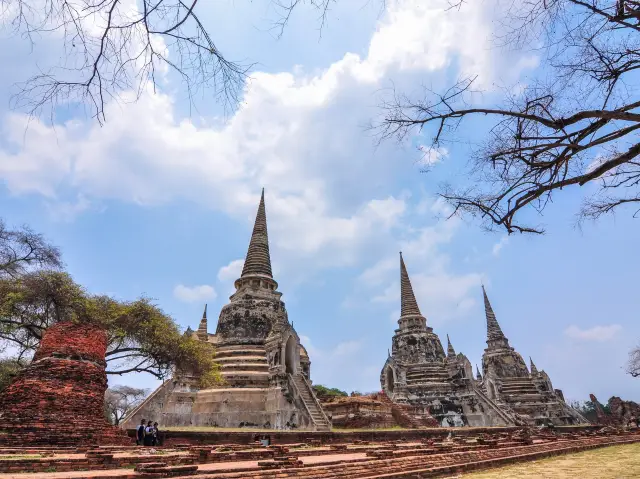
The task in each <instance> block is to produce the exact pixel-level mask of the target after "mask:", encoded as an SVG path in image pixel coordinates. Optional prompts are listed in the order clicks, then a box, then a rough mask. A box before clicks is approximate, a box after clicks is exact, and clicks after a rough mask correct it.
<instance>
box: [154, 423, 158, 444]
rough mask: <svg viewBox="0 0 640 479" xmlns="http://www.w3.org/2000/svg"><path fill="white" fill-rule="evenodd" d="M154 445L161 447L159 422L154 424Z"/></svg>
mask: <svg viewBox="0 0 640 479" xmlns="http://www.w3.org/2000/svg"><path fill="white" fill-rule="evenodd" d="M153 445H154V446H159V445H160V430H159V429H158V423H157V422H154V423H153Z"/></svg>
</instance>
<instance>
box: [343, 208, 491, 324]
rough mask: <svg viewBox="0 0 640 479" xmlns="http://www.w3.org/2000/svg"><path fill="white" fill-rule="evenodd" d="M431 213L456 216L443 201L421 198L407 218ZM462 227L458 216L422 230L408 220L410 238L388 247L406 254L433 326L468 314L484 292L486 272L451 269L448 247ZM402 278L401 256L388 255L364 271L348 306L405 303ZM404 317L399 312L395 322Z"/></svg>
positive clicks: (418, 296)
mask: <svg viewBox="0 0 640 479" xmlns="http://www.w3.org/2000/svg"><path fill="white" fill-rule="evenodd" d="M425 211H431V212H434V213H437V214H443V215H444V216H447V215H448V214H449V213H450V211H449V208H448V207H447V205H446V204H444V203H442V202H441V201H439V200H438V201H433V200H431V201H430V202H427V201H424V200H421V201H419V202H418V203H417V205H416V207H415V208H413V210H412V211H409V212H408V213H407V214H408V215H409V218H410V219H412V218H414V217H415V216H412V214H419V215H421V214H424V212H425ZM461 225H462V223H461V221H460V220H459V219H457V218H452V219H450V220H447V221H440V222H438V223H436V224H435V225H433V226H428V227H423V228H418V229H414V228H411V222H408V224H403V225H402V227H401V229H402V231H403V233H404V235H403V236H404V238H403V239H401V240H395V242H394V244H393V246H389V247H387V250H388V251H393V250H396V251H397V250H401V251H402V253H403V257H404V261H405V264H406V266H407V270H408V273H409V277H410V279H411V284H412V286H413V291H414V293H415V295H416V299H417V300H418V304H419V306H420V309H421V312H422V313H423V314H424V315H425V316H426V317H427V319H428V321H429V322H430V323H432V324H433V323H435V324H438V323H442V322H443V321H447V320H449V319H453V318H456V317H460V316H462V315H464V314H466V313H467V312H468V311H469V310H470V309H471V308H472V307H473V306H474V305H475V301H476V297H477V296H478V294H479V291H480V289H479V287H480V284H481V282H482V275H481V274H480V273H478V272H468V273H462V274H453V273H451V272H450V271H449V263H450V261H451V259H450V256H449V254H448V253H447V252H446V247H447V245H448V244H449V243H450V242H451V240H452V239H453V238H454V235H455V233H456V232H457V230H458V228H459V227H460V226H461ZM399 276H400V259H399V257H398V255H397V253H396V254H393V255H391V254H389V255H386V256H383V257H382V258H380V259H378V260H377V261H376V262H375V263H373V264H372V265H371V266H369V267H367V268H366V269H365V270H364V271H363V273H362V274H361V275H360V276H359V278H358V281H357V285H356V288H355V289H354V291H353V292H351V293H350V295H349V296H348V299H347V300H345V303H348V304H349V305H350V306H352V307H354V306H355V305H356V304H358V303H359V304H360V306H361V307H362V306H367V305H369V304H370V303H379V304H381V305H393V306H395V307H397V306H398V305H399V303H400V281H399ZM356 298H357V299H356ZM398 316H399V313H398V314H396V315H395V316H394V320H397V319H398Z"/></svg>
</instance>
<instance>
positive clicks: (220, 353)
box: [216, 348, 266, 359]
mask: <svg viewBox="0 0 640 479" xmlns="http://www.w3.org/2000/svg"><path fill="white" fill-rule="evenodd" d="M233 356H248V357H256V356H257V357H261V358H265V359H266V353H265V351H264V349H254V348H251V349H222V350H220V349H216V359H222V358H228V357H233Z"/></svg>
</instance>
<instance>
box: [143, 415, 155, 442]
mask: <svg viewBox="0 0 640 479" xmlns="http://www.w3.org/2000/svg"><path fill="white" fill-rule="evenodd" d="M144 445H145V446H153V423H152V422H151V421H149V422H147V427H146V428H145V429H144Z"/></svg>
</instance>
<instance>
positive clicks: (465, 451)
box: [0, 435, 640, 479]
mask: <svg viewBox="0 0 640 479" xmlns="http://www.w3.org/2000/svg"><path fill="white" fill-rule="evenodd" d="M631 442H640V435H635V436H629V435H627V436H598V437H582V438H576V439H564V440H562V439H561V440H558V441H545V442H540V441H536V443H535V444H533V445H519V444H516V443H513V442H512V443H510V444H507V443H504V444H502V443H501V445H498V446H496V447H488V446H484V447H483V448H480V447H475V448H469V447H465V446H464V445H458V446H455V447H458V448H459V450H458V451H455V450H454V451H451V452H444V451H442V452H437V451H435V450H433V449H430V450H425V446H424V445H422V444H420V445H419V444H415V445H414V446H415V448H413V447H407V446H409V445H408V444H402V445H401V447H398V448H396V449H394V450H393V452H392V454H393V456H392V457H389V458H385V459H377V458H373V457H369V456H367V455H366V453H365V452H355V451H353V450H349V451H345V452H344V453H342V454H340V453H337V452H335V451H327V450H326V449H325V450H324V451H322V450H318V451H315V453H314V454H312V455H308V456H300V457H299V460H300V461H302V462H303V464H304V467H297V468H292V469H275V470H274V469H264V468H262V467H260V466H259V465H258V462H262V460H260V461H258V460H246V461H236V462H214V463H208V464H199V466H198V475H197V476H190V477H196V478H198V479H246V478H248V477H250V478H251V479H274V478H300V479H358V478H370V479H374V478H375V479H408V478H411V479H415V478H422V477H425V478H426V477H442V476H450V475H451V474H455V473H459V472H463V471H469V470H476V469H483V468H489V467H496V466H499V465H503V464H510V463H514V462H515V463H517V462H522V461H528V460H533V459H538V458H541V457H547V456H552V455H558V454H566V453H571V452H576V451H581V450H585V449H590V448H595V447H602V446H605V445H612V444H621V443H631ZM371 446H374V445H371ZM420 447H421V448H422V449H419V448H420ZM378 448H379V449H385V448H389V445H383V444H380V445H378ZM286 455H291V456H295V455H296V451H295V450H291V451H290V452H289V453H287V454H286ZM157 460H158V461H162V456H158V457H157ZM136 477H140V476H139V475H138V474H137V473H135V472H134V471H133V470H132V469H125V468H122V469H111V470H94V471H73V472H50V473H46V472H40V473H6V474H0V479H102V478H104V479H111V478H118V479H135V478H136Z"/></svg>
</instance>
